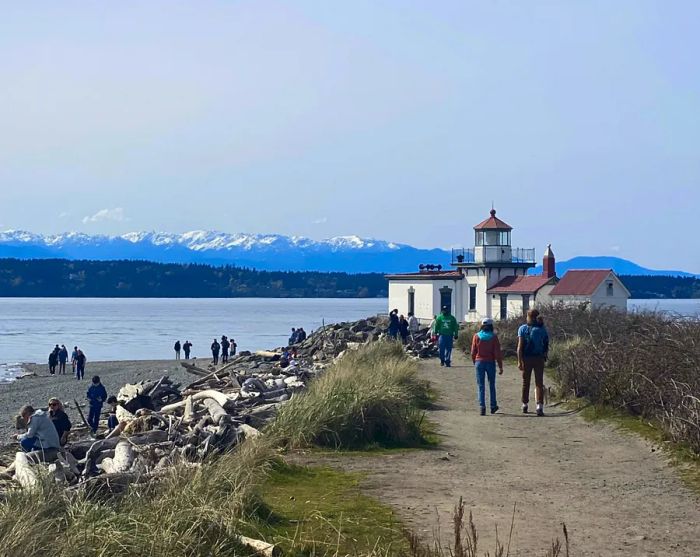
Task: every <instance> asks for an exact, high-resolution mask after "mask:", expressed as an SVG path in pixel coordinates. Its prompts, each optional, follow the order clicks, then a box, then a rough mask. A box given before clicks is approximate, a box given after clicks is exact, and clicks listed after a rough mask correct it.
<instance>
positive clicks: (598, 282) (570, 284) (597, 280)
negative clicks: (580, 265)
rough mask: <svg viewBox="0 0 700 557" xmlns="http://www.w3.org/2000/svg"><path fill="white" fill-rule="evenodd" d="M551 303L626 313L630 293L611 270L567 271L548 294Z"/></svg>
mask: <svg viewBox="0 0 700 557" xmlns="http://www.w3.org/2000/svg"><path fill="white" fill-rule="evenodd" d="M550 296H551V299H552V302H553V303H555V304H556V303H563V304H567V305H581V304H586V305H587V306H588V307H590V308H591V309H597V308H603V307H611V308H615V309H618V310H620V311H627V300H628V299H629V298H630V292H629V290H627V288H626V287H625V285H624V284H622V281H621V280H620V277H618V276H617V275H616V274H615V272H614V271H613V270H611V269H601V270H582V271H568V272H567V273H566V274H565V275H564V277H563V278H562V279H561V281H560V282H559V284H557V286H556V287H555V288H554V289H553V290H552V291H551V292H550Z"/></svg>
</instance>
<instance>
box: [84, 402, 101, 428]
mask: <svg viewBox="0 0 700 557" xmlns="http://www.w3.org/2000/svg"><path fill="white" fill-rule="evenodd" d="M101 413H102V405H101V404H90V412H88V419H87V422H88V425H89V426H90V429H92V432H93V433H95V432H96V431H97V428H98V427H99V426H100V414H101Z"/></svg>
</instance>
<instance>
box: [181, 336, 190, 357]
mask: <svg viewBox="0 0 700 557" xmlns="http://www.w3.org/2000/svg"><path fill="white" fill-rule="evenodd" d="M182 349H183V350H184V351H185V360H189V359H190V350H192V343H191V342H190V341H189V340H186V341H185V344H183V345H182Z"/></svg>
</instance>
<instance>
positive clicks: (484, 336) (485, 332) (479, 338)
mask: <svg viewBox="0 0 700 557" xmlns="http://www.w3.org/2000/svg"><path fill="white" fill-rule="evenodd" d="M471 355H472V362H474V366H475V370H476V386H477V395H478V402H479V410H480V412H481V415H482V416H485V415H486V393H485V390H486V388H485V379H486V378H488V382H489V400H490V402H491V414H495V413H496V412H497V411H498V402H497V401H496V364H498V375H503V354H502V352H501V343H500V341H499V340H498V335H496V333H495V332H494V330H493V319H484V320H482V321H481V329H480V330H479V332H478V333H476V334H475V335H474V337H473V338H472V349H471Z"/></svg>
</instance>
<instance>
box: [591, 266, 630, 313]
mask: <svg viewBox="0 0 700 557" xmlns="http://www.w3.org/2000/svg"><path fill="white" fill-rule="evenodd" d="M610 281H612V283H613V289H612V296H608V282H610ZM628 298H629V294H628V292H627V289H626V288H625V287H624V285H623V284H622V282H621V281H620V279H619V278H617V275H614V274H612V273H611V274H610V276H609V277H608V278H607V279H606V280H604V281H603V282H602V283H601V284H600V286H598V288H597V289H596V291H595V292H594V293H593V295H592V296H591V307H593V308H601V307H613V308H615V309H618V310H620V311H627V299H628Z"/></svg>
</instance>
